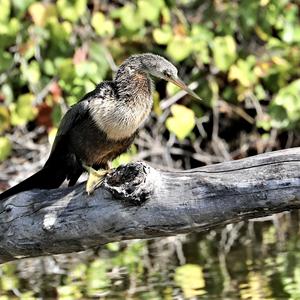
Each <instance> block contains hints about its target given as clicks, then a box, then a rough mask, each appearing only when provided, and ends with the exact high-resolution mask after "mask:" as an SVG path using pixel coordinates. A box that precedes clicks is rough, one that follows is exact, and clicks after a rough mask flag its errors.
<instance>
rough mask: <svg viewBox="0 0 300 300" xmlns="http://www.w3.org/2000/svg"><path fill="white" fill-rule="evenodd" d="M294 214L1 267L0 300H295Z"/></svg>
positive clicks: (299, 279) (299, 255) (299, 242)
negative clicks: (41, 299) (204, 231)
mask: <svg viewBox="0 0 300 300" xmlns="http://www.w3.org/2000/svg"><path fill="white" fill-rule="evenodd" d="M299 250H300V238H299V212H298V211H294V212H292V213H285V214H279V215H276V216H273V217H271V218H266V219H264V222H262V221H261V220H259V221H251V222H249V223H245V224H244V223H238V224H234V225H228V226H227V227H226V228H221V229H218V230H214V231H210V232H206V233H201V234H200V233H199V234H191V235H189V236H179V237H170V238H164V239H156V240H151V241H131V242H129V243H112V244H109V245H107V246H105V247H104V248H102V249H99V250H97V251H95V252H93V251H88V252H84V253H79V254H72V255H60V256H52V257H45V258H38V259H27V260H21V261H19V262H13V263H8V264H4V265H3V266H1V268H0V271H1V278H0V287H1V291H0V296H1V298H0V299H1V300H3V299H13V298H22V299H37V298H39V299H40V298H44V299H56V298H58V299H82V298H85V299H89V298H90V299H295V300H296V299H300V251H299Z"/></svg>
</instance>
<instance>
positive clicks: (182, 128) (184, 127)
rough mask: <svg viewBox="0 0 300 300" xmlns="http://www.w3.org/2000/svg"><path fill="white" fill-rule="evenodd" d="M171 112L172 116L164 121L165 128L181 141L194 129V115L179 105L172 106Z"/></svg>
mask: <svg viewBox="0 0 300 300" xmlns="http://www.w3.org/2000/svg"><path fill="white" fill-rule="evenodd" d="M171 112H172V114H173V116H172V117H169V118H168V119H167V120H166V127H167V128H168V130H169V131H170V132H173V133H174V134H175V135H176V136H177V138H178V139H179V140H180V141H182V140H184V138H185V137H187V136H188V135H189V134H190V133H191V132H192V130H193V129H194V127H195V113H194V112H193V111H192V110H191V109H189V108H187V107H185V106H183V105H179V104H174V105H172V106H171Z"/></svg>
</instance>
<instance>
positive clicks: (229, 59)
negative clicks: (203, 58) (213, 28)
mask: <svg viewBox="0 0 300 300" xmlns="http://www.w3.org/2000/svg"><path fill="white" fill-rule="evenodd" d="M212 48H213V49H212V50H213V57H214V62H215V65H216V66H217V67H218V68H219V69H220V70H221V71H227V70H228V69H229V68H230V66H231V65H232V64H233V63H234V61H235V60H236V58H237V53H236V44H235V40H234V39H233V37H232V36H229V35H227V36H218V37H216V38H215V39H214V40H213V44H212Z"/></svg>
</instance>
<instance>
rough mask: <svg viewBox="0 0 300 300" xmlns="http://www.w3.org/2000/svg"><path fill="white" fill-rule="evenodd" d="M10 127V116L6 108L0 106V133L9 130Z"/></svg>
mask: <svg viewBox="0 0 300 300" xmlns="http://www.w3.org/2000/svg"><path fill="white" fill-rule="evenodd" d="M9 127H10V115H9V111H8V109H7V107H5V106H3V105H1V106H0V133H2V132H3V131H5V130H7V129H9Z"/></svg>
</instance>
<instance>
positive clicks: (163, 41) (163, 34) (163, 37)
mask: <svg viewBox="0 0 300 300" xmlns="http://www.w3.org/2000/svg"><path fill="white" fill-rule="evenodd" d="M152 34H153V38H154V40H155V42H156V43H157V44H159V45H167V44H168V43H169V42H170V40H171V39H172V37H173V33H172V29H171V27H170V25H167V24H164V25H163V26H162V27H161V28H155V29H154V31H153V33H152Z"/></svg>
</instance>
